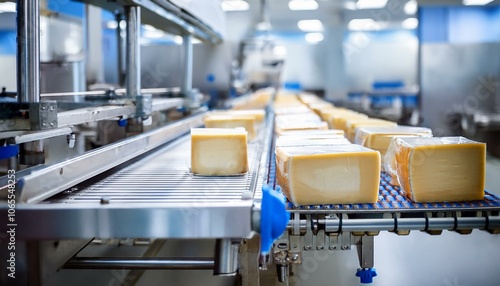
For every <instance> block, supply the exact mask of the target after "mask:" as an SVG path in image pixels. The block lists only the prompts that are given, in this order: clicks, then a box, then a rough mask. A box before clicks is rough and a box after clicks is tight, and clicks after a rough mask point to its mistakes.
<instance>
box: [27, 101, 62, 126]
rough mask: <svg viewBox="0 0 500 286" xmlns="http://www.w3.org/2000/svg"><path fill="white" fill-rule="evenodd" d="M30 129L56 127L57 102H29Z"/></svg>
mask: <svg viewBox="0 0 500 286" xmlns="http://www.w3.org/2000/svg"><path fill="white" fill-rule="evenodd" d="M29 120H30V126H31V130H46V129H53V128H57V102H56V101H43V102H35V103H30V104H29Z"/></svg>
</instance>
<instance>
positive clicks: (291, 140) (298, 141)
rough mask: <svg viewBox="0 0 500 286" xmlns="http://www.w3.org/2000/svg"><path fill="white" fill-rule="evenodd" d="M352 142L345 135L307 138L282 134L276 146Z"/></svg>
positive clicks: (327, 144) (344, 143) (343, 143)
mask: <svg viewBox="0 0 500 286" xmlns="http://www.w3.org/2000/svg"><path fill="white" fill-rule="evenodd" d="M346 144H351V143H350V142H349V141H348V140H347V139H345V138H344V137H332V138H324V139H307V138H296V137H289V136H288V137H287V136H282V137H280V138H278V140H277V141H276V147H295V146H329V145H346Z"/></svg>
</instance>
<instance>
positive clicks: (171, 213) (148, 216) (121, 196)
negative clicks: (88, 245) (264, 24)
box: [16, 118, 272, 239]
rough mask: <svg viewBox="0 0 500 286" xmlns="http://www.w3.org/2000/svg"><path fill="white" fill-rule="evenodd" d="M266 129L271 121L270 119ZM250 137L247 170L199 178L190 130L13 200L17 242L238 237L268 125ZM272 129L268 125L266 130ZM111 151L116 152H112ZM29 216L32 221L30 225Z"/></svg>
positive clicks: (249, 212) (257, 178) (245, 225)
mask: <svg viewBox="0 0 500 286" xmlns="http://www.w3.org/2000/svg"><path fill="white" fill-rule="evenodd" d="M265 126H272V118H269V119H268V121H267V123H266V125H265ZM265 126H264V128H262V131H261V132H260V133H259V135H258V137H257V139H255V140H253V141H252V142H249V144H248V154H249V158H248V159H249V160H248V161H249V170H250V171H249V172H248V173H247V174H245V175H241V176H227V177H204V176H196V175H193V174H192V173H191V172H190V170H189V167H190V157H191V145H190V144H191V140H190V136H189V134H185V135H183V136H180V137H177V139H175V140H173V141H171V142H170V143H168V144H166V145H164V146H161V147H159V148H158V149H156V150H153V151H151V152H150V153H149V154H147V155H145V156H143V157H142V158H138V159H137V161H136V162H133V163H130V165H128V166H125V167H123V168H122V169H120V170H118V171H116V170H115V171H110V172H111V173H110V174H102V175H101V178H100V179H97V178H98V177H95V178H92V179H90V180H89V181H86V182H84V183H81V184H79V185H76V186H74V187H71V188H70V189H67V190H65V191H63V192H61V193H59V194H58V195H55V196H52V197H50V198H48V199H46V200H44V201H42V202H40V203H23V204H18V205H17V208H16V214H17V217H16V221H17V222H18V224H23V225H29V226H30V227H25V228H22V229H18V232H17V233H16V235H17V236H18V237H21V238H24V239H63V238H93V237H99V238H120V237H126V238H144V237H149V238H241V237H247V236H250V235H251V233H252V232H253V231H254V227H255V226H254V224H253V222H254V213H255V205H254V204H255V201H259V200H260V198H261V190H260V188H261V186H262V180H263V179H262V176H263V175H264V174H265V173H266V172H265V171H266V170H267V165H268V154H269V152H268V149H269V146H270V143H269V142H270V137H271V136H270V128H267V127H265ZM271 131H272V130H271ZM117 152H118V150H117ZM33 217H36V218H39V219H37V221H36V223H33V219H32V218H33Z"/></svg>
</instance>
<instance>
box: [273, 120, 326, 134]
mask: <svg viewBox="0 0 500 286" xmlns="http://www.w3.org/2000/svg"><path fill="white" fill-rule="evenodd" d="M292 130H328V124H327V123H326V122H324V121H319V122H313V121H298V122H295V123H289V124H276V128H275V132H276V133H277V134H278V135H280V134H282V133H283V132H285V131H292Z"/></svg>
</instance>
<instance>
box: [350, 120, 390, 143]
mask: <svg viewBox="0 0 500 286" xmlns="http://www.w3.org/2000/svg"><path fill="white" fill-rule="evenodd" d="M369 126H373V127H396V126H398V124H397V123H396V122H392V121H388V120H382V119H375V118H351V119H347V120H346V129H344V131H345V134H346V137H347V139H349V140H350V141H351V142H354V135H355V134H356V129H358V128H360V127H369Z"/></svg>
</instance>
